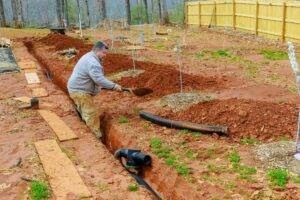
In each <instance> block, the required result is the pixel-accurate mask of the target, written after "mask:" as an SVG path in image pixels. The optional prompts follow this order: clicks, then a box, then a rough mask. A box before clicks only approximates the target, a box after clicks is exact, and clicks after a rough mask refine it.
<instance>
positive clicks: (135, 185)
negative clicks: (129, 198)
mask: <svg viewBox="0 0 300 200" xmlns="http://www.w3.org/2000/svg"><path fill="white" fill-rule="evenodd" d="M138 189H139V186H138V185H137V184H129V185H128V190H129V191H131V192H136V191H137V190H138Z"/></svg>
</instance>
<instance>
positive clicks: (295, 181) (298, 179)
mask: <svg viewBox="0 0 300 200" xmlns="http://www.w3.org/2000/svg"><path fill="white" fill-rule="evenodd" d="M293 182H294V183H296V184H300V176H296V177H294V178H293Z"/></svg>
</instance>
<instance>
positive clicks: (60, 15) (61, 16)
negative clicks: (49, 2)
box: [56, 0, 68, 28]
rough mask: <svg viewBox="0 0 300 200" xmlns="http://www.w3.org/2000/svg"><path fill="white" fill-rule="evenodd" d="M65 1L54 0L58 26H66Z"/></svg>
mask: <svg viewBox="0 0 300 200" xmlns="http://www.w3.org/2000/svg"><path fill="white" fill-rule="evenodd" d="M66 10H67V8H66V2H65V0H56V12H57V20H58V24H59V26H60V27H63V28H64V27H66V26H67V23H68V22H67V20H66Z"/></svg>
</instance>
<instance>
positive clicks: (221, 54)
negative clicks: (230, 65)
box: [211, 50, 231, 58]
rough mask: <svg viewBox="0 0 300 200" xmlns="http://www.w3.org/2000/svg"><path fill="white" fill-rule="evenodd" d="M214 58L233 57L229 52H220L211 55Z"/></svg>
mask: <svg viewBox="0 0 300 200" xmlns="http://www.w3.org/2000/svg"><path fill="white" fill-rule="evenodd" d="M211 56H212V58H220V57H231V53H230V52H229V51H228V50H218V51H214V52H212V53H211Z"/></svg>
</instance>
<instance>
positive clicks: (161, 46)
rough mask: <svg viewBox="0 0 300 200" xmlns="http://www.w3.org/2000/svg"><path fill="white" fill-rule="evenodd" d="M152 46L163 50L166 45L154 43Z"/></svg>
mask: <svg viewBox="0 0 300 200" xmlns="http://www.w3.org/2000/svg"><path fill="white" fill-rule="evenodd" d="M154 48H155V49H157V50H164V49H165V48H166V47H165V45H164V44H161V43H159V44H157V45H155V47H154Z"/></svg>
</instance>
